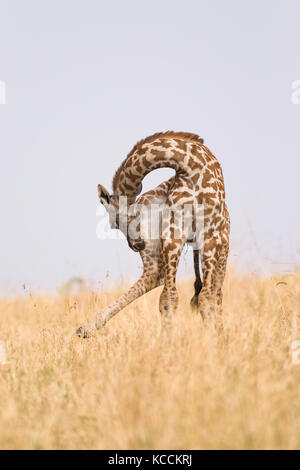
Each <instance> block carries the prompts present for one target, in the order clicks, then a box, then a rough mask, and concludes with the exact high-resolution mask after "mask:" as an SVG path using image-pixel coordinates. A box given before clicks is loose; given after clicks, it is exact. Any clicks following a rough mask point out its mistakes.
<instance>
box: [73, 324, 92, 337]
mask: <svg viewBox="0 0 300 470" xmlns="http://www.w3.org/2000/svg"><path fill="white" fill-rule="evenodd" d="M76 335H77V336H79V338H84V339H85V338H89V337H90V336H91V335H90V333H89V332H88V331H87V330H86V329H85V328H84V327H83V326H80V327H79V328H78V329H77V330H76Z"/></svg>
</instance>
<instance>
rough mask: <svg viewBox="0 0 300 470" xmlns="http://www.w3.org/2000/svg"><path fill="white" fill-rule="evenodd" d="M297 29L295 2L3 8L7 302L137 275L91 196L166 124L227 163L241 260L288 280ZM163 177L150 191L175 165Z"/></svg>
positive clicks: (2, 251) (296, 143) (0, 130)
mask: <svg viewBox="0 0 300 470" xmlns="http://www.w3.org/2000/svg"><path fill="white" fill-rule="evenodd" d="M299 18H300V3H299V1H298V0H295V1H293V0H285V1H278V0H275V1H274V0H273V1H271V0H263V1H262V0H259V1H257V0H254V1H248V2H241V1H238V0H236V1H233V0H227V1H226V2H224V1H222V0H218V1H217V0H205V1H204V0H197V1H196V0H186V1H185V2H182V1H177V0H163V1H162V0H160V1H157V0H151V2H145V1H137V0H134V1H133V0H127V1H126V2H124V1H121V0H119V1H110V2H108V1H106V2H104V1H100V0H97V1H96V0H59V1H58V0H51V1H50V0H44V1H42V2H41V1H38V0H35V1H33V0H7V1H3V0H0V80H3V81H5V83H6V104H5V105H0V155H1V173H0V193H1V194H0V201H1V208H0V209H1V243H0V292H2V293H4V292H8V291H11V290H14V291H20V290H21V288H22V284H23V283H25V284H26V286H27V288H28V289H30V290H31V289H32V290H41V289H42V290H43V289H54V288H55V287H57V286H59V285H61V284H62V283H64V282H65V281H67V280H68V279H69V278H70V277H73V276H76V277H78V276H79V277H83V278H85V279H88V280H90V281H93V282H95V283H97V282H104V283H106V282H108V281H106V279H105V274H106V272H107V271H108V270H109V272H110V276H111V278H110V279H111V280H112V281H113V282H118V281H120V280H125V281H128V280H131V279H132V280H133V279H135V278H137V276H138V274H139V273H140V269H139V266H140V261H139V255H138V254H136V253H133V252H132V251H130V250H129V248H128V246H127V243H126V242H125V241H122V240H118V241H116V240H112V241H100V240H98V239H97V237H96V225H97V222H98V219H99V218H97V217H96V209H97V206H98V199H97V191H96V186H97V183H101V184H104V185H105V186H107V187H108V188H109V189H110V188H111V179H112V177H113V174H114V171H115V170H116V169H117V167H118V166H119V164H120V163H121V161H122V159H123V158H125V156H126V154H127V153H128V152H129V151H130V149H131V147H132V146H133V145H134V144H135V142H136V141H137V140H139V139H141V138H143V137H146V136H147V135H150V134H152V133H154V132H157V131H164V130H168V129H172V130H182V131H189V132H195V133H197V134H199V135H201V136H202V137H203V138H204V140H205V143H206V145H207V146H208V147H209V148H210V149H211V150H212V151H213V153H214V154H215V155H216V157H217V158H218V159H219V161H220V162H221V164H222V166H223V172H224V177H225V185H226V191H227V201H228V206H229V210H230V214H231V220H232V232H231V259H232V260H233V262H234V263H235V264H236V265H237V266H239V267H242V268H243V269H249V270H261V269H262V270H266V271H271V270H274V269H276V270H284V269H293V268H294V266H295V264H294V263H297V262H300V254H299V248H300V220H299V208H298V205H299V195H300V189H299V186H300V184H299V175H300V139H299V134H300V132H299V129H300V125H299V124H300V105H295V104H292V102H291V95H292V88H291V87H292V83H293V82H294V81H295V80H299V79H300V59H299V57H300V54H299V52H300V50H299V45H300V28H299ZM155 173H156V174H155V175H154V174H152V175H148V176H147V184H146V185H144V186H145V188H148V189H149V188H150V187H151V186H153V185H154V184H156V183H158V182H160V181H161V180H162V179H163V178H166V177H167V176H168V175H169V174H171V170H161V171H157V172H155ZM190 258H191V253H187V255H186V256H183V257H182V262H181V268H180V272H181V275H182V276H190V275H191V273H192V269H191V263H190V261H189V259H190ZM287 263H289V264H287Z"/></svg>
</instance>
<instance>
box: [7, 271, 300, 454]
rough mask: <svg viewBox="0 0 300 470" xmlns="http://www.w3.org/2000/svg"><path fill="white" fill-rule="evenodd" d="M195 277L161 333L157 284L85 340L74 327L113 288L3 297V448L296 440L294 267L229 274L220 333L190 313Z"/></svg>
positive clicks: (299, 302)
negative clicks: (262, 274)
mask: <svg viewBox="0 0 300 470" xmlns="http://www.w3.org/2000/svg"><path fill="white" fill-rule="evenodd" d="M278 281H284V282H285V283H281V284H278ZM191 284H192V283H191V282H190V283H186V284H181V285H180V286H179V287H180V298H181V304H180V308H179V312H178V315H177V316H176V318H175V321H174V327H173V333H172V335H171V336H170V337H169V338H166V337H160V332H159V331H160V330H159V328H160V322H159V314H158V296H159V291H158V290H156V291H154V292H152V293H150V294H148V295H147V296H145V297H143V298H142V299H140V300H139V301H137V302H136V303H134V304H133V305H132V306H129V307H128V308H127V309H126V311H124V312H122V313H120V314H119V315H117V316H116V317H115V318H114V319H113V320H112V321H111V322H110V323H109V324H108V325H107V326H106V327H105V328H104V329H103V330H102V331H101V332H100V333H99V335H98V336H97V338H94V339H90V340H80V339H78V338H77V337H75V336H74V334H73V332H74V330H75V329H76V327H77V326H79V325H80V324H82V321H83V320H84V319H86V318H87V317H89V316H90V315H91V314H92V313H93V312H95V311H97V310H98V309H100V308H101V307H103V306H104V305H106V304H107V303H108V302H109V301H111V300H112V299H114V298H115V297H116V296H117V295H118V294H119V292H120V289H119V291H115V292H104V293H101V292H100V293H99V296H98V297H97V296H96V295H95V293H94V292H92V291H91V290H85V291H82V292H81V293H80V294H78V295H77V296H68V295H61V296H54V295H53V296H40V297H33V296H28V298H26V299H14V300H2V301H0V319H1V320H0V339H2V340H4V341H5V342H6V345H7V364H6V365H2V366H0V400H1V411H0V448H2V449H17V448H19V449H62V448H64V449H71V448H72V449H87V448H89V449H113V448H116V449H148V448H152V449H162V448H181V449H201V448H206V449H238V448H239V449H240V448H242V449H263V448H264V449H265V448H275V449H280V448H289V449H292V448H299V447H300V402H299V400H298V397H299V387H300V365H295V364H293V363H292V360H291V350H290V348H291V342H292V341H293V340H294V339H297V336H298V338H299V339H300V330H299V331H298V332H297V329H295V325H294V329H293V328H291V319H292V317H293V316H294V315H295V316H297V315H298V317H299V326H300V315H299V306H300V274H293V275H290V276H286V277H285V278H284V279H283V278H268V279H260V278H258V277H254V276H253V277H248V278H239V277H238V276H236V275H235V273H234V272H233V271H231V272H229V273H228V276H227V279H226V285H225V298H224V322H225V331H224V333H223V334H222V335H221V336H219V337H218V335H217V334H216V332H215V331H214V328H213V327H211V326H207V327H204V326H203V325H202V322H201V320H200V318H199V317H198V316H195V315H193V314H192V313H191V312H190V310H189V307H188V302H189V299H190V297H191V293H192V286H191ZM122 290H123V289H122Z"/></svg>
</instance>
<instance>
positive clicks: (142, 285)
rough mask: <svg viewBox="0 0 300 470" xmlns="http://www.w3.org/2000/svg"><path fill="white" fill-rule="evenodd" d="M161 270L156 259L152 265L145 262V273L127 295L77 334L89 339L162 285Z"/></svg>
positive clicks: (105, 309)
mask: <svg viewBox="0 0 300 470" xmlns="http://www.w3.org/2000/svg"><path fill="white" fill-rule="evenodd" d="M143 261H144V260H143ZM159 268H160V263H159V262H158V261H157V260H156V259H151V264H148V263H147V262H145V261H144V272H143V274H142V276H141V277H140V279H139V280H138V281H137V282H136V283H135V284H134V285H133V286H131V287H130V289H129V290H128V291H127V292H126V293H125V294H123V295H122V296H121V297H119V298H118V299H117V300H115V301H114V302H112V303H111V304H110V305H108V306H107V307H105V308H104V309H102V310H101V311H100V312H99V313H97V315H96V316H95V317H94V318H92V320H90V321H89V322H88V323H86V324H85V325H83V326H81V327H80V328H78V330H77V331H76V334H77V335H78V336H80V337H82V338H88V337H90V336H92V335H94V334H95V332H96V330H98V329H100V328H102V327H103V326H104V325H105V324H106V323H107V322H108V321H109V320H110V319H111V318H112V317H113V316H114V315H116V314H117V313H118V312H120V311H121V310H122V309H123V308H125V307H126V306H127V305H129V304H130V303H131V302H133V301H134V300H136V299H137V298H139V297H141V296H142V295H144V294H145V293H146V292H149V291H150V290H152V289H154V288H155V287H158V286H159V285H161V284H162V280H161V278H160V271H159Z"/></svg>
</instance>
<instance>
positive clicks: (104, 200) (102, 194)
mask: <svg viewBox="0 0 300 470" xmlns="http://www.w3.org/2000/svg"><path fill="white" fill-rule="evenodd" d="M98 196H99V199H100V202H101V204H109V203H110V194H109V192H108V191H107V189H105V187H104V186H102V184H98Z"/></svg>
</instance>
